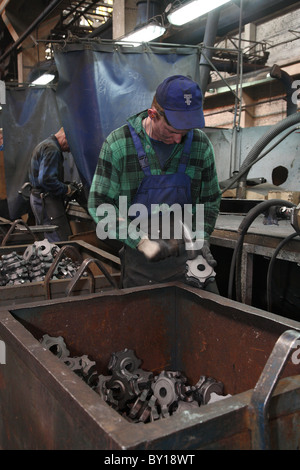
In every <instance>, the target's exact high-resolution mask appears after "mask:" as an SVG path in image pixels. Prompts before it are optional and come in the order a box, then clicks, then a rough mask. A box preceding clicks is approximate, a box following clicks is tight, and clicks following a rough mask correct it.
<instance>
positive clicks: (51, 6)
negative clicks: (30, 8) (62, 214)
mask: <svg viewBox="0 0 300 470" xmlns="http://www.w3.org/2000/svg"><path fill="white" fill-rule="evenodd" d="M62 1H63V0H53V1H52V2H51V3H50V4H49V5H48V6H47V8H45V10H44V11H43V12H42V13H41V14H40V15H39V16H38V17H37V18H36V19H35V20H34V21H33V23H31V25H30V26H29V28H27V29H26V31H24V33H23V34H22V35H21V36H20V37H19V39H18V40H17V41H15V42H14V44H13V45H12V46H11V47H10V48H9V49H8V50H7V51H6V52H4V54H3V55H2V56H1V57H0V63H1V62H3V61H4V60H5V59H6V57H8V56H9V55H10V54H11V53H12V51H13V50H15V49H16V48H17V47H18V46H20V44H22V42H23V41H24V40H25V39H26V38H27V36H29V34H31V33H32V31H33V30H34V29H35V28H36V27H37V26H38V25H39V24H40V23H41V22H42V21H43V20H44V19H45V18H46V16H48V15H49V13H51V12H52V10H54V8H56V7H57V5H59V3H62Z"/></svg>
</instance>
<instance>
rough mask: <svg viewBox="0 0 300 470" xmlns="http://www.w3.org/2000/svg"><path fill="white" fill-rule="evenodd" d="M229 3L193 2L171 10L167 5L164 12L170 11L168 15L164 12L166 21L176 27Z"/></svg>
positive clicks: (214, 1)
mask: <svg viewBox="0 0 300 470" xmlns="http://www.w3.org/2000/svg"><path fill="white" fill-rule="evenodd" d="M229 1H230V0H209V1H204V0H193V1H191V2H189V3H187V4H185V5H180V6H179V7H177V8H175V9H173V10H172V9H171V8H169V5H168V6H167V8H166V10H169V11H170V13H168V11H166V13H167V17H168V21H169V23H171V24H174V25H176V26H181V25H183V24H185V23H188V22H189V21H192V20H195V19H196V18H198V17H199V16H202V15H205V14H206V13H208V12H209V11H211V10H214V9H215V8H218V7H220V6H222V5H224V4H225V3H228V2H229Z"/></svg>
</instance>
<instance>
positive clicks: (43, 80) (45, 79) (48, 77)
mask: <svg viewBox="0 0 300 470" xmlns="http://www.w3.org/2000/svg"><path fill="white" fill-rule="evenodd" d="M54 78H55V75H54V74H53V73H44V74H43V75H41V76H40V77H39V78H37V79H36V80H34V81H33V82H32V83H31V85H47V84H48V83H50V82H52V80H54Z"/></svg>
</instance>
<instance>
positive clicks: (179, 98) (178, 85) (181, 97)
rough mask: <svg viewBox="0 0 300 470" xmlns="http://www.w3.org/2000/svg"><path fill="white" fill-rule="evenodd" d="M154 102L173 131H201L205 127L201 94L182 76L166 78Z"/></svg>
mask: <svg viewBox="0 0 300 470" xmlns="http://www.w3.org/2000/svg"><path fill="white" fill-rule="evenodd" d="M156 100H157V102H158V104H159V105H160V106H161V107H162V108H163V109H164V112H165V115H166V117H167V120H168V121H169V123H170V124H171V126H172V127H174V129H195V128H200V129H202V128H203V127H204V126H205V122H204V116H203V106H202V92H201V89H200V87H199V85H198V84H197V83H196V82H194V81H193V80H191V79H190V78H188V77H185V76H184V75H173V76H171V77H168V78H166V79H165V80H164V81H163V82H162V83H161V84H160V85H159V86H158V87H157V90H156Z"/></svg>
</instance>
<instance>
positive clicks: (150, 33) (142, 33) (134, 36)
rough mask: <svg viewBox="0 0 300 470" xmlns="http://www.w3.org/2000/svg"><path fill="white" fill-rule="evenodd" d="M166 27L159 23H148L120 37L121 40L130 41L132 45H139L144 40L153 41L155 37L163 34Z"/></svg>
mask: <svg viewBox="0 0 300 470" xmlns="http://www.w3.org/2000/svg"><path fill="white" fill-rule="evenodd" d="M165 31H166V28H165V27H164V26H162V25H161V24H159V23H148V24H146V25H145V26H143V27H142V28H139V29H137V30H135V31H132V32H131V33H129V34H127V35H126V36H124V37H123V38H121V39H119V41H120V42H126V43H130V44H131V45H132V46H134V47H136V46H139V45H140V44H141V43H142V42H149V41H153V39H156V38H158V37H159V36H162V35H163V34H164V32H165Z"/></svg>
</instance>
